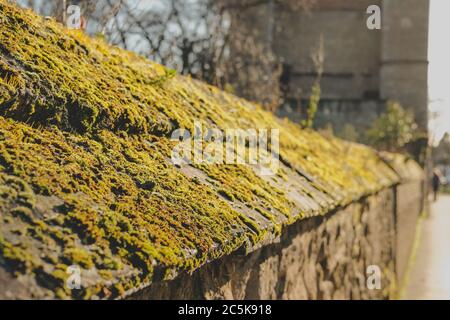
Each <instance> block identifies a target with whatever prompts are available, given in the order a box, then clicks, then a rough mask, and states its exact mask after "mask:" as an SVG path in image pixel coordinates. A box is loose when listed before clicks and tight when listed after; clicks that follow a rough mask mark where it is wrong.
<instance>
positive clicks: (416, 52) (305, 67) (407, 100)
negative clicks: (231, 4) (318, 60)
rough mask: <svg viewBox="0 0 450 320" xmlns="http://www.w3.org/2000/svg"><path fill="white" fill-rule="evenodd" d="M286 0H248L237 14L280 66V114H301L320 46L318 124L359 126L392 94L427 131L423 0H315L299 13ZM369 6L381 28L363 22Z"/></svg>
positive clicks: (314, 77) (425, 7) (425, 3)
mask: <svg viewBox="0 0 450 320" xmlns="http://www.w3.org/2000/svg"><path fill="white" fill-rule="evenodd" d="M286 2H287V0H282V1H276V0H267V1H256V2H255V3H254V5H249V6H247V9H246V10H245V12H243V13H240V17H241V18H238V23H241V24H251V25H252V27H253V28H255V29H256V28H257V29H258V30H260V32H259V37H260V41H265V42H268V43H269V44H270V48H271V50H272V51H273V53H274V54H275V56H276V57H277V58H278V61H279V62H280V63H281V64H282V69H283V70H282V74H281V76H280V88H281V92H282V95H283V101H284V102H283V104H282V106H281V107H280V108H279V109H278V114H279V115H280V116H287V117H289V118H291V119H293V120H299V119H301V118H302V116H303V114H304V109H305V107H306V102H307V100H308V98H309V94H310V89H311V87H312V85H313V84H314V82H315V81H317V79H318V70H317V66H316V65H315V63H314V60H313V58H312V57H313V56H314V55H316V54H317V53H318V50H320V48H321V46H322V48H323V55H324V60H323V72H322V74H321V78H320V85H321V102H320V106H319V111H318V114H317V116H316V125H317V126H318V127H324V126H326V125H328V124H331V125H332V126H333V129H334V130H335V132H339V131H340V130H342V129H343V127H345V125H346V124H351V125H353V126H355V127H356V128H358V129H365V128H367V127H368V126H369V125H370V124H371V123H372V122H373V120H374V119H375V118H376V117H377V116H379V114H380V113H381V112H382V111H383V110H384V108H385V103H386V101H387V100H396V101H398V102H400V103H401V104H402V105H403V106H404V107H405V108H406V109H409V110H411V111H412V112H413V113H414V115H415V118H416V122H417V123H418V125H419V128H420V130H421V131H422V132H426V131H427V123H428V119H427V102H428V93H427V92H428V88H427V80H428V79H427V74H428V58H427V56H428V52H427V48H428V16H429V1H428V0H316V1H314V2H313V3H314V4H313V6H312V7H311V9H310V10H306V11H305V10H295V9H293V8H292V6H288V5H286ZM371 5H377V6H379V8H381V16H380V17H381V29H374V30H370V29H369V28H368V27H367V20H368V18H369V17H370V16H371V14H369V13H367V8H368V7H369V6H371ZM243 17H245V19H244V18H243ZM261 85H264V84H261ZM270 86H271V87H273V84H272V83H271V84H270ZM269 89H270V88H268V90H269Z"/></svg>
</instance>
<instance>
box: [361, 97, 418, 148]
mask: <svg viewBox="0 0 450 320" xmlns="http://www.w3.org/2000/svg"><path fill="white" fill-rule="evenodd" d="M416 130H417V124H416V122H415V121H414V116H413V114H412V113H411V112H409V111H406V110H405V109H404V108H403V107H402V106H401V105H400V104H399V103H397V102H392V101H389V102H388V103H387V108H386V111H385V112H384V113H383V114H382V115H381V116H380V117H379V118H378V119H376V120H375V121H374V123H373V125H372V127H371V128H370V129H369V130H367V132H366V137H367V142H368V143H369V144H371V145H372V146H374V147H376V148H378V149H381V150H387V151H400V150H402V149H403V148H404V147H405V146H406V145H407V144H408V143H410V142H412V141H413V140H414V139H415V131H416Z"/></svg>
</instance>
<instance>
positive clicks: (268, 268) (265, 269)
mask: <svg viewBox="0 0 450 320" xmlns="http://www.w3.org/2000/svg"><path fill="white" fill-rule="evenodd" d="M420 184H421V182H420V181H417V182H416V183H415V184H414V185H416V186H420ZM399 190H400V191H399ZM405 193H407V194H405ZM404 197H405V198H408V202H409V206H408V207H407V208H406V207H400V208H399V207H397V206H395V205H394V204H395V203H396V202H398V199H399V198H404ZM422 199H423V198H422V195H421V193H420V192H417V190H416V191H414V190H412V189H410V188H409V189H407V188H406V186H403V185H400V186H398V187H395V188H390V189H387V190H384V191H382V192H380V193H378V194H376V195H372V196H369V197H367V198H364V199H362V200H360V201H357V202H355V203H353V204H351V205H349V206H347V207H345V208H342V209H338V210H336V211H335V212H331V213H329V214H327V215H326V216H324V217H313V218H309V219H307V220H305V221H302V222H301V223H296V224H294V225H292V226H290V227H289V228H288V229H287V231H286V232H285V233H284V234H283V235H282V238H281V241H280V243H277V244H272V245H269V246H266V247H264V248H261V249H259V250H257V251H255V252H252V253H250V254H249V255H247V256H245V257H242V256H236V255H231V256H228V257H226V258H224V259H220V260H218V261H216V262H214V263H213V265H214V267H213V268H212V269H211V267H210V266H206V267H204V268H201V269H199V270H197V271H196V272H194V274H193V275H192V276H187V275H185V276H183V281H182V282H183V286H184V287H186V286H187V287H189V288H201V287H202V286H203V288H205V284H207V286H208V287H207V290H205V291H202V290H201V289H200V291H198V292H197V294H196V295H195V296H191V298H197V299H242V298H246V299H387V298H390V297H392V296H393V295H395V293H396V291H395V290H396V285H397V283H398V279H396V276H395V275H396V274H397V275H398V274H401V272H402V270H399V269H398V268H399V267H401V268H404V265H399V263H398V261H399V259H400V260H402V259H404V256H407V255H408V252H404V251H408V248H405V246H404V245H402V244H403V242H409V241H410V239H409V238H406V239H405V238H404V239H401V238H400V237H402V236H404V235H405V234H408V237H410V236H411V235H410V233H411V230H410V224H414V221H415V219H416V218H417V216H418V215H419V213H420V210H421V205H422ZM406 216H408V217H409V219H410V221H409V223H404V224H402V225H399V224H398V223H396V220H397V218H398V217H402V219H406V220H408V218H405V217H406ZM242 261H245V263H242ZM396 262H397V264H396ZM372 265H375V266H378V267H379V269H380V270H381V272H382V274H381V289H380V290H369V289H368V287H367V277H368V274H367V267H368V266H372ZM230 269H232V270H235V272H233V274H232V276H230V274H229V273H228V270H230ZM249 274H250V276H249ZM179 283H180V282H174V283H170V282H166V283H164V285H165V286H166V288H168V289H167V292H170V293H171V295H170V297H171V298H173V297H176V298H184V297H185V295H184V292H185V289H183V290H181V289H179V288H178V286H179ZM159 286H160V285H155V286H150V287H148V288H146V289H144V290H142V291H141V292H139V293H138V294H135V295H132V296H131V297H130V298H134V299H154V298H169V296H165V295H161V294H160V293H161V292H160V289H159V288H160V287H159ZM236 287H239V290H236V289H234V288H236ZM244 292H245V293H244Z"/></svg>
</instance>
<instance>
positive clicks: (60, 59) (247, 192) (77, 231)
mask: <svg viewBox="0 0 450 320" xmlns="http://www.w3.org/2000/svg"><path fill="white" fill-rule="evenodd" d="M0 19H1V20H2V21H3V22H2V24H0V44H1V45H0V212H1V213H2V219H1V220H0V256H1V257H0V258H3V259H5V261H7V264H8V267H10V269H11V270H14V272H16V273H20V274H22V275H24V276H28V277H32V278H38V279H42V281H38V284H39V286H40V287H41V288H44V289H47V290H48V291H49V292H50V293H49V295H50V296H57V297H59V298H68V297H71V298H91V297H94V296H95V297H100V298H114V297H118V296H120V295H122V294H124V293H125V292H126V291H128V290H130V289H133V288H135V287H137V286H139V285H140V284H143V283H150V282H151V281H152V280H153V279H154V277H157V278H158V279H159V278H160V277H161V275H160V273H161V272H155V270H164V272H163V277H167V278H170V277H172V276H173V275H174V274H176V273H177V272H178V271H193V270H195V269H196V268H198V267H200V266H201V265H203V264H204V263H206V262H207V261H211V260H214V259H217V258H219V257H221V256H223V255H226V254H229V253H231V252H233V251H235V250H237V249H238V248H240V247H243V246H244V247H246V246H251V245H255V244H258V243H259V242H260V241H262V240H264V239H265V238H266V237H268V236H271V235H273V234H279V233H281V232H282V228H283V227H284V226H286V225H287V224H290V223H292V222H294V221H295V220H297V219H301V218H305V217H308V216H313V215H317V214H321V213H322V214H323V213H325V212H328V211H329V210H331V209H332V208H334V207H336V206H338V205H345V204H347V203H349V202H351V201H353V200H354V199H358V198H360V197H362V196H364V195H366V194H370V193H373V192H376V191H378V190H381V189H382V188H384V187H386V186H389V185H392V184H394V183H396V182H398V176H397V175H396V173H395V172H394V171H393V170H392V169H391V168H389V167H388V166H387V165H386V164H385V163H384V162H383V161H381V160H380V158H379V157H378V156H377V155H376V153H375V152H374V151H373V150H372V149H369V148H367V147H364V146H361V145H356V144H351V143H347V142H344V141H341V140H338V139H335V138H324V137H322V136H321V135H319V134H318V133H316V132H314V131H312V130H302V129H301V128H300V127H299V126H297V125H295V124H293V123H291V122H289V121H285V120H280V119H277V118H275V117H274V116H273V115H272V114H270V113H267V112H265V111H263V110H262V108H261V107H260V106H258V105H255V104H252V103H250V102H247V101H245V100H242V99H239V98H237V97H235V96H233V95H230V94H228V93H225V92H222V91H220V90H218V89H217V88H215V87H212V86H208V85H206V84H203V83H201V82H198V81H195V80H193V79H191V78H190V77H182V76H178V75H175V74H174V72H173V71H170V70H168V69H167V68H165V67H163V66H160V65H158V64H156V63H153V62H151V61H148V60H146V59H144V58H142V57H139V56H137V55H135V54H133V53H130V52H126V51H123V50H120V49H118V48H114V47H110V46H108V45H107V44H105V43H104V42H103V41H102V40H101V39H90V38H88V37H87V36H85V35H84V34H82V33H80V32H78V31H69V30H65V29H64V28H63V27H62V26H61V25H59V24H57V23H56V22H54V21H45V20H44V19H43V18H41V17H38V16H36V15H35V14H34V13H32V12H31V11H26V10H22V9H19V8H17V7H15V6H14V5H11V4H9V3H8V2H7V1H5V0H0ZM194 121H199V122H200V123H201V124H202V125H203V126H204V127H205V128H219V129H222V130H226V129H231V128H241V129H248V128H257V129H264V128H267V129H269V128H271V129H279V130H280V155H281V162H282V168H281V170H280V171H279V173H278V175H277V176H276V177H272V178H270V179H265V178H263V177H261V176H259V175H257V174H256V173H255V171H254V169H253V168H251V167H250V166H246V165H204V164H198V165H194V166H191V167H189V169H190V170H192V172H194V173H192V174H189V173H187V172H185V171H183V170H184V168H176V167H175V166H174V165H173V164H172V162H171V161H170V156H171V152H172V149H173V147H174V142H172V141H170V133H171V131H172V130H173V129H176V128H179V127H181V128H187V129H190V130H191V129H192V128H193V124H194ZM188 172H190V171H189V170H188ZM195 172H197V173H195ZM277 177H278V178H277ZM278 180H279V181H280V182H277V181H278ZM294 180H295V181H294ZM299 181H300V182H299ZM294 182H295V183H294ZM291 183H292V185H291ZM293 191H296V192H298V193H300V194H301V196H303V197H305V198H308V199H309V200H310V201H311V202H314V203H315V204H317V207H319V208H320V209H316V208H315V206H308V203H303V202H301V201H300V202H299V201H298V200H295V197H293V196H292V195H290V193H292V192H293ZM249 212H250V213H252V214H254V215H255V216H256V218H255V216H253V215H252V214H249ZM261 221H264V222H265V225H264V224H262V223H260V222H261ZM17 230H25V231H26V232H17ZM18 243H19V244H20V245H17V244H18ZM72 264H75V265H79V266H80V267H82V268H83V269H90V271H92V272H93V274H95V275H94V276H92V277H93V279H90V282H89V285H88V286H86V287H83V289H82V290H80V291H76V290H67V288H66V287H65V286H64V281H63V280H64V279H65V277H67V274H66V270H65V269H64V268H65V267H66V266H67V265H72Z"/></svg>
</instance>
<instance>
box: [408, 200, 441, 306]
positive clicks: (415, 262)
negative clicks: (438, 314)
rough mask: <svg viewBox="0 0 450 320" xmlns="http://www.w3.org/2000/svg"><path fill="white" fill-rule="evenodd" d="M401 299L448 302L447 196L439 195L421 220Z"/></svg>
mask: <svg viewBox="0 0 450 320" xmlns="http://www.w3.org/2000/svg"><path fill="white" fill-rule="evenodd" d="M418 230H419V234H418V235H417V236H418V237H419V238H418V239H417V240H418V241H419V242H418V245H417V246H416V248H415V252H414V253H413V259H412V264H411V267H410V271H409V276H408V280H407V285H406V286H405V290H404V294H403V295H402V299H408V300H431V299H433V300H434V299H436V300H443V299H445V300H449V299H450V196H448V195H440V196H439V198H438V200H437V201H436V202H434V203H432V204H431V210H430V214H429V216H428V217H426V218H423V220H422V221H421V225H420V228H419V229H418Z"/></svg>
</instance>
